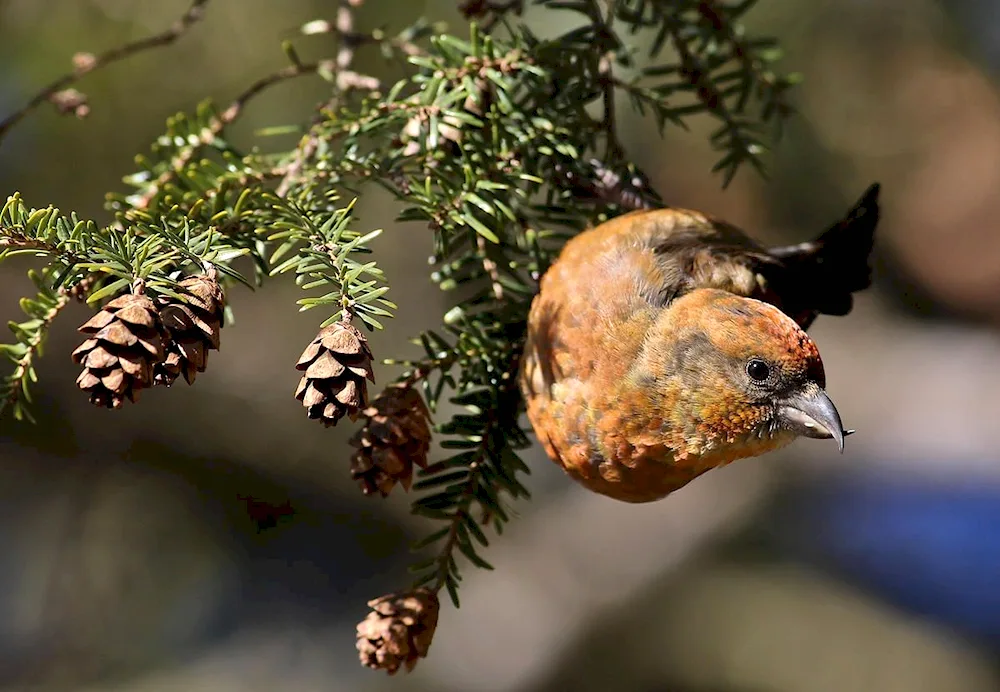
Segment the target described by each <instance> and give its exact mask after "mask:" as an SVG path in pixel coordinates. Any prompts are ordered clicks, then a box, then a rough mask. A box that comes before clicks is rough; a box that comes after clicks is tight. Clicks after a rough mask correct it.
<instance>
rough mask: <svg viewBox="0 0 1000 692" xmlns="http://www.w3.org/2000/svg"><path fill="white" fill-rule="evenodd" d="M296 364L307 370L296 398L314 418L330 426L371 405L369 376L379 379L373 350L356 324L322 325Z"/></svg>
mask: <svg viewBox="0 0 1000 692" xmlns="http://www.w3.org/2000/svg"><path fill="white" fill-rule="evenodd" d="M295 367H296V368H297V369H299V370H304V371H305V374H303V375H302V379H301V380H299V386H298V387H297V388H296V390H295V398H296V399H298V400H299V401H301V402H302V405H303V406H305V407H306V411H307V412H308V415H309V417H310V418H318V419H319V420H321V421H323V424H324V425H326V426H327V427H329V426H331V425H336V424H337V421H339V420H340V419H341V418H343V417H344V416H345V415H347V416H349V417H350V418H351V420H354V419H355V418H357V416H358V412H359V411H360V410H361V409H363V408H365V407H366V406H367V405H368V386H367V385H366V384H365V378H367V379H369V380H371V381H372V382H374V381H375V374H374V373H373V372H372V352H371V351H370V350H369V349H368V341H367V339H365V337H364V335H363V334H362V333H361V332H359V331H358V330H357V329H355V328H354V327H353V326H351V325H349V324H344V323H341V322H338V323H336V324H331V325H330V326H329V327H325V328H324V329H322V330H321V331H320V333H319V334H317V335H316V338H315V339H313V340H312V343H310V344H309V346H307V347H306V350H305V351H303V352H302V356H301V357H300V358H299V362H298V363H297V364H296V365H295Z"/></svg>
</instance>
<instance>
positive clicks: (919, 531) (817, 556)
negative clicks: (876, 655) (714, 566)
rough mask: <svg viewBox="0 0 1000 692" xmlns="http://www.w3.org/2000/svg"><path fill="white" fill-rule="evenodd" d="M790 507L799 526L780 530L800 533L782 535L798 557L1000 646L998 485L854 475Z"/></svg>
mask: <svg viewBox="0 0 1000 692" xmlns="http://www.w3.org/2000/svg"><path fill="white" fill-rule="evenodd" d="M998 463H1000V461H998ZM789 509H790V510H791V512H792V515H793V516H794V521H791V522H790V521H787V519H788V517H787V516H785V517H784V519H785V520H784V521H782V522H781V524H783V525H784V526H785V527H794V528H791V529H789V528H785V529H782V530H780V531H779V535H780V536H781V543H783V544H784V545H785V547H787V548H788V549H789V550H790V551H791V552H792V553H793V554H797V555H799V556H801V557H804V558H805V559H808V560H810V561H813V562H817V563H819V564H821V565H822V566H824V567H826V568H829V569H831V570H833V571H835V572H838V573H839V574H840V575H842V576H844V577H846V578H848V579H850V580H852V581H855V582H856V583H859V584H861V585H862V586H864V587H866V588H867V589H869V590H870V591H873V592H875V594H876V595H877V596H878V597H880V598H883V599H885V600H886V601H888V602H890V603H893V604H895V605H896V606H899V607H901V608H904V609H906V610H908V611H911V612H913V613H915V614H918V615H921V616H924V617H927V618H929V619H932V620H935V621H937V622H938V623H940V624H944V625H946V626H949V627H951V628H954V629H955V630H957V631H959V632H960V633H963V634H966V635H973V636H977V637H982V638H985V639H987V640H988V641H989V643H990V644H991V645H993V646H1000V486H997V485H995V484H985V483H976V482H974V481H970V480H968V479H956V482H954V483H952V484H944V483H942V481H941V479H940V478H935V479H934V480H933V481H932V482H921V481H918V480H914V479H913V478H908V479H902V480H900V479H895V478H885V477H877V478H867V477H862V478H852V479H850V480H847V481H837V482H834V483H833V484H832V485H824V486H822V487H820V488H817V489H815V490H813V491H806V492H804V493H802V494H799V495H797V496H796V498H795V500H794V501H793V506H792V507H790V508H789ZM780 514H782V515H784V512H781V513H780Z"/></svg>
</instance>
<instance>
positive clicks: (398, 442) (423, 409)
mask: <svg viewBox="0 0 1000 692" xmlns="http://www.w3.org/2000/svg"><path fill="white" fill-rule="evenodd" d="M361 415H363V416H365V418H366V419H367V420H366V421H365V425H364V427H363V428H361V429H360V430H358V431H357V432H356V433H355V434H354V436H353V437H352V438H351V445H353V446H354V447H357V448H358V451H356V452H355V453H354V456H352V457H351V477H352V478H353V479H354V480H356V481H358V483H359V485H360V486H361V490H362V492H364V494H365V495H371V494H374V493H376V492H377V493H379V494H380V495H381V496H382V497H387V496H388V495H389V493H390V492H391V491H392V489H393V487H395V485H396V483H399V484H400V485H402V486H403V489H404V490H409V489H410V484H411V483H412V482H413V465H414V464H416V465H417V466H419V467H420V468H427V452H428V451H429V450H430V446H431V445H430V441H431V429H430V412H429V411H428V410H427V406H426V405H425V404H424V400H423V398H421V396H420V394H419V393H418V392H417V391H416V390H415V389H413V388H412V387H402V386H399V385H393V386H390V387H387V388H386V390H385V391H384V392H382V393H381V394H380V395H379V396H378V398H376V399H375V401H373V402H372V405H371V406H370V407H368V408H366V409H365V410H364V411H362V412H361Z"/></svg>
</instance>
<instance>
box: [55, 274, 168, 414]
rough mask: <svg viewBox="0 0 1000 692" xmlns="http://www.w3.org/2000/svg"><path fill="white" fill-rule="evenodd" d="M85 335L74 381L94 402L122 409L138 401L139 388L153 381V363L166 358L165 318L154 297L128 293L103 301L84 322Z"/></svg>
mask: <svg viewBox="0 0 1000 692" xmlns="http://www.w3.org/2000/svg"><path fill="white" fill-rule="evenodd" d="M79 331H80V332H81V333H83V334H86V335H87V337H88V338H87V340H86V341H84V342H83V343H82V344H80V346H79V347H77V349H76V350H75V351H73V362H75V363H77V364H81V365H83V372H82V373H80V377H78V378H77V380H76V384H77V386H79V387H80V389H82V390H83V391H85V392H89V393H90V402H91V403H92V404H95V405H97V406H103V407H105V408H120V407H121V405H122V404H123V403H124V401H125V399H128V400H129V401H131V402H133V403H135V401H136V400H137V399H138V394H139V390H141V389H144V388H146V387H149V386H151V385H152V384H153V364H154V363H157V362H159V361H160V360H162V359H163V355H164V352H163V341H164V337H165V334H164V332H163V323H162V322H161V320H160V314H159V312H158V311H157V309H156V306H155V305H154V304H153V301H152V300H150V299H149V298H148V297H146V296H144V295H135V294H131V293H130V294H126V295H122V296H119V297H117V298H115V299H114V300H112V301H111V302H110V303H108V304H107V305H105V306H104V307H103V308H101V310H100V311H99V312H98V313H97V314H96V315H94V316H93V317H91V318H90V319H89V320H87V322H85V323H84V325H83V326H82V327H80V329H79Z"/></svg>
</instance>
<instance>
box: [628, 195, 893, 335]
mask: <svg viewBox="0 0 1000 692" xmlns="http://www.w3.org/2000/svg"><path fill="white" fill-rule="evenodd" d="M878 194H879V185H878V184H877V183H876V184H874V185H872V186H870V187H869V188H868V189H867V190H866V191H865V193H864V194H863V195H862V197H861V199H859V200H858V202H857V203H856V204H855V205H854V206H853V207H852V208H851V210H850V211H848V213H847V214H846V215H844V217H843V218H842V219H840V220H839V221H837V222H836V223H834V224H832V225H831V226H830V227H829V228H828V229H827V230H826V231H825V232H824V233H822V234H821V235H820V236H819V237H818V238H816V239H815V240H812V241H809V242H806V243H801V244H798V245H793V246H787V247H779V248H770V249H766V248H764V247H762V246H761V245H759V244H758V243H756V242H755V241H754V240H753V239H751V238H750V237H749V236H747V235H746V234H745V233H744V232H743V231H741V230H740V229H738V228H736V227H735V226H732V225H730V224H727V223H725V222H723V221H720V220H717V219H713V218H711V217H708V216H706V215H704V214H700V213H698V212H691V211H685V210H678V209H672V210H657V211H649V212H637V213H635V214H629V215H627V216H626V217H624V218H626V219H629V221H630V222H631V228H630V234H631V235H632V237H633V240H634V241H635V242H637V243H638V244H639V245H641V246H644V247H645V248H647V251H650V252H653V253H654V254H655V255H656V257H657V265H658V268H659V271H658V272H653V273H651V274H648V276H649V279H650V280H649V281H648V282H647V284H646V285H645V286H644V287H643V289H642V291H641V293H642V295H643V296H644V297H645V298H646V300H648V301H649V302H650V303H651V304H653V305H658V306H661V307H662V306H665V305H667V304H669V303H670V301H672V300H673V299H675V298H677V297H679V296H681V295H683V294H684V293H687V292H688V291H691V290H694V289H696V288H717V289H721V290H724V291H729V292H731V293H735V294H737V295H742V296H746V297H749V298H757V299H759V300H763V301H766V302H769V303H772V304H774V305H776V306H777V307H778V308H780V309H781V310H783V311H784V312H785V313H786V314H788V315H789V316H790V317H792V318H793V319H794V320H796V322H798V323H799V324H800V325H801V326H802V328H803V329H805V328H807V327H808V326H809V325H810V324H812V322H813V320H814V319H815V318H816V316H817V315H819V314H826V315H846V314H847V313H848V312H850V311H851V307H852V306H853V296H852V294H853V293H855V292H857V291H861V290H864V289H866V288H868V287H869V286H870V285H871V267H870V263H869V257H870V255H871V252H872V247H873V244H874V236H875V227H876V226H877V225H878V220H879V205H878Z"/></svg>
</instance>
